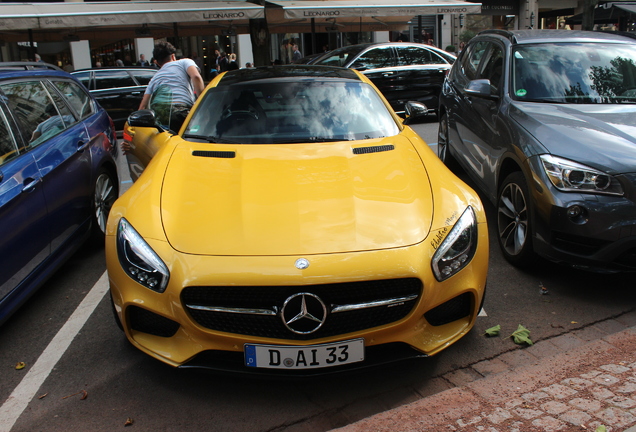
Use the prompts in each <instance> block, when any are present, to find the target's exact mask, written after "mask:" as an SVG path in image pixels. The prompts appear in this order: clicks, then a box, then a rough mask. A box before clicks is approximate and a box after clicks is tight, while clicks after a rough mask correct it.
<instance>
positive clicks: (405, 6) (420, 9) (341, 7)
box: [268, 0, 481, 19]
mask: <svg viewBox="0 0 636 432" xmlns="http://www.w3.org/2000/svg"><path fill="white" fill-rule="evenodd" d="M268 3H272V4H275V5H278V6H280V7H282V8H283V10H284V11H285V18H287V19H301V18H331V19H333V18H336V19H337V18H341V17H369V18H371V17H377V18H380V17H409V18H412V17H414V16H416V15H436V14H478V13H481V3H469V2H464V1H445V0H358V1H355V0H330V1H311V0H302V1H289V0H288V1H281V0H268Z"/></svg>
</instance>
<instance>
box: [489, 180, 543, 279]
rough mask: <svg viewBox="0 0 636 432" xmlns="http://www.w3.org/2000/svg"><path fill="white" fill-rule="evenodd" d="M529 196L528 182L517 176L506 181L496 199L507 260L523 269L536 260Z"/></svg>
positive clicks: (500, 243)
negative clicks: (533, 247) (533, 249)
mask: <svg viewBox="0 0 636 432" xmlns="http://www.w3.org/2000/svg"><path fill="white" fill-rule="evenodd" d="M529 199H530V197H529V194H528V185H527V183H526V179H525V177H524V176H523V174H522V173H521V172H518V171H517V172H514V173H512V174H510V175H509V176H508V177H506V179H505V180H504V182H503V184H502V185H501V187H500V188H499V195H498V197H497V232H498V236H497V238H498V239H499V246H500V247H501V251H502V252H503V255H504V258H506V260H508V262H510V263H511V264H514V265H516V266H519V267H524V266H526V265H529V264H531V262H532V261H533V259H534V252H533V251H532V239H531V236H532V234H531V232H532V231H531V228H532V226H531V224H532V219H531V216H530V207H529Z"/></svg>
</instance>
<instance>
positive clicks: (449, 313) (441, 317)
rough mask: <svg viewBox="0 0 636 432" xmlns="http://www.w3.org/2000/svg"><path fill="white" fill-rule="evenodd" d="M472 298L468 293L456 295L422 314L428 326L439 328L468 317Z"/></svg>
mask: <svg viewBox="0 0 636 432" xmlns="http://www.w3.org/2000/svg"><path fill="white" fill-rule="evenodd" d="M472 299H473V296H472V295H471V294H470V293H464V294H461V295H458V296H457V297H454V298H452V299H450V300H449V301H447V302H446V303H442V304H441V305H439V306H437V307H436V308H433V309H431V310H430V311H428V312H426V313H425V314H424V318H426V321H428V322H429V324H431V325H434V326H441V325H444V324H448V323H451V322H453V321H457V320H458V319H462V318H464V317H467V316H468V315H470V311H471V310H472Z"/></svg>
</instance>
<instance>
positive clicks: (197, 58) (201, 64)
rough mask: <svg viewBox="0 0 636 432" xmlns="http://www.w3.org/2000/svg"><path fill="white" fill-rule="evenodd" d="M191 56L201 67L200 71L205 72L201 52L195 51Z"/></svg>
mask: <svg viewBox="0 0 636 432" xmlns="http://www.w3.org/2000/svg"><path fill="white" fill-rule="evenodd" d="M190 58H191V59H192V60H193V61H194V63H195V64H196V65H197V67H198V68H199V71H200V72H203V60H202V59H201V57H199V54H198V53H197V52H196V51H195V52H193V53H192V54H191V55H190Z"/></svg>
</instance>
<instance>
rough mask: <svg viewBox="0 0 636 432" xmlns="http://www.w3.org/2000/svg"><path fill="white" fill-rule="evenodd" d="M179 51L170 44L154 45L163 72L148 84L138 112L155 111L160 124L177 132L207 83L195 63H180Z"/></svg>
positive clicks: (157, 74) (190, 60) (155, 54)
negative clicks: (177, 56) (148, 109)
mask: <svg viewBox="0 0 636 432" xmlns="http://www.w3.org/2000/svg"><path fill="white" fill-rule="evenodd" d="M176 52H177V50H176V48H175V47H174V46H173V45H172V44H171V43H169V42H159V43H157V44H156V45H155V49H154V50H153V51H152V55H153V57H154V58H155V59H157V63H158V64H159V66H160V69H159V71H158V72H157V73H156V74H155V75H154V76H153V77H152V79H151V80H150V82H149V83H148V86H147V87H146V91H145V93H144V97H143V99H142V100H141V104H139V109H140V110H141V109H146V108H150V109H152V110H154V111H155V113H156V115H157V119H158V120H159V122H160V123H161V124H163V125H166V126H168V128H169V129H170V130H172V131H177V132H178V131H179V129H181V125H183V122H184V121H185V119H186V117H187V116H188V113H189V112H190V108H192V105H194V102H195V100H196V98H197V97H198V96H199V95H200V94H201V93H202V92H203V89H204V88H205V84H204V82H203V78H202V77H201V71H200V70H199V68H198V67H197V65H196V63H195V62H194V60H192V59H189V58H184V59H181V60H177V58H176Z"/></svg>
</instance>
